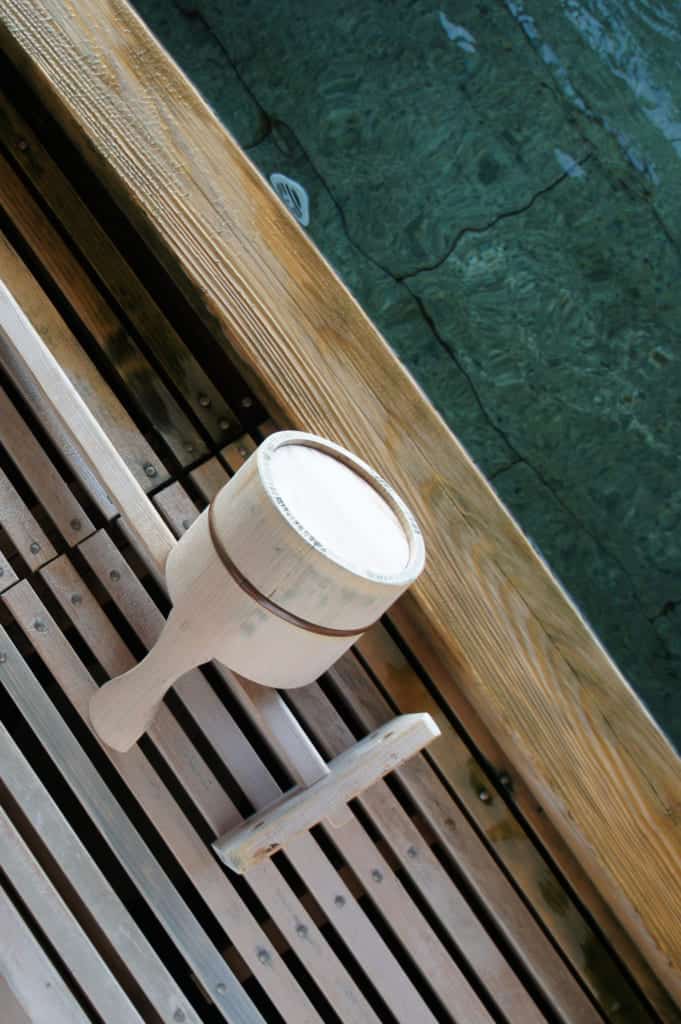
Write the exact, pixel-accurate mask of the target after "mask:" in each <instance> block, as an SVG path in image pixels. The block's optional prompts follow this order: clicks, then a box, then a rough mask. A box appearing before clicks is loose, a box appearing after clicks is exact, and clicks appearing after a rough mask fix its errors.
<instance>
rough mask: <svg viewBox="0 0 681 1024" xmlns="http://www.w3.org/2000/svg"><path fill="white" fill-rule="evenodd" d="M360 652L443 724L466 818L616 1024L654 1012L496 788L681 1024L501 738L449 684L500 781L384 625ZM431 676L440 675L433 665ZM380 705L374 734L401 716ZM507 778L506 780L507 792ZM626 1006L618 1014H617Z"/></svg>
mask: <svg viewBox="0 0 681 1024" xmlns="http://www.w3.org/2000/svg"><path fill="white" fill-rule="evenodd" d="M396 617H397V616H396ZM356 646H357V650H358V651H359V653H360V654H361V657H362V660H363V661H364V662H365V663H366V664H367V666H368V667H369V669H370V670H371V671H372V672H373V673H374V674H375V675H376V676H377V677H378V678H379V679H380V680H381V686H382V687H383V688H384V690H385V692H386V693H387V694H388V695H389V697H390V698H391V700H392V702H393V704H394V705H395V706H396V707H398V708H400V709H401V710H405V711H407V710H408V709H409V708H410V707H419V708H424V709H425V710H429V711H430V713H431V714H432V715H433V716H434V718H435V720H436V722H437V723H438V725H439V727H440V729H441V732H442V736H441V738H440V739H439V740H438V741H436V742H435V743H434V744H432V745H431V749H430V750H429V752H428V756H429V758H430V759H432V761H433V762H434V763H435V764H436V765H437V767H438V769H439V770H440V771H441V773H442V775H443V777H444V778H445V779H446V780H447V782H448V783H449V784H450V786H451V787H452V789H453V790H454V791H455V792H456V794H457V796H458V797H459V799H460V800H461V803H462V805H463V806H464V807H465V809H466V812H467V813H468V815H469V816H470V817H471V819H472V820H473V821H474V822H475V823H476V825H477V827H478V828H479V829H480V830H481V831H482V832H483V834H484V835H485V838H486V842H487V843H489V845H490V846H491V847H492V848H493V849H494V851H495V855H496V857H498V859H499V860H500V861H501V863H502V864H504V866H505V867H506V869H507V871H508V872H509V874H510V876H511V877H512V878H513V879H514V881H515V883H516V885H518V886H519V887H520V889H521V891H522V892H523V893H524V894H525V896H526V898H527V899H528V900H529V902H530V904H531V906H532V907H533V908H534V910H535V912H536V914H537V916H538V917H539V918H540V920H541V921H542V922H543V924H544V926H545V927H546V928H547V929H548V930H549V932H550V933H551V934H552V935H553V936H554V938H555V939H556V941H557V942H558V943H559V945H560V947H561V949H562V950H563V952H564V954H565V956H566V957H567V958H568V960H569V961H570V962H571V963H572V964H573V966H574V968H575V970H577V971H578V972H579V974H580V976H581V977H582V978H583V980H584V983H585V984H586V985H587V987H588V988H589V989H590V990H591V992H592V993H593V995H594V997H595V998H597V1000H598V1001H599V1003H600V1004H601V1005H602V1006H603V1007H605V1009H606V1011H607V1013H608V1014H609V1015H610V1016H611V1017H612V1019H614V1020H623V1021H624V1020H627V1021H628V1020H629V1015H633V1014H634V1013H637V1014H638V1017H636V1018H633V1019H643V1020H646V1019H648V1013H649V1011H647V1010H646V1009H645V1008H644V1007H643V1005H642V1003H641V999H640V996H639V995H638V994H637V993H636V992H635V991H634V988H633V986H632V985H631V984H630V983H629V982H628V980H627V979H626V978H625V976H624V974H623V973H622V971H621V970H620V969H619V968H618V967H617V966H616V965H615V964H614V963H613V957H612V954H611V953H610V952H609V951H608V950H607V949H606V947H605V945H604V943H603V941H602V940H601V939H600V937H599V936H598V935H597V934H596V933H595V931H594V929H593V928H592V927H591V926H590V924H589V923H588V922H587V920H586V919H585V917H584V915H583V914H581V913H580V912H579V911H578V910H577V908H576V907H575V905H574V901H573V900H572V899H571V897H570V896H569V894H568V893H567V891H565V897H561V898H559V899H558V900H556V893H557V891H558V887H559V885H560V883H558V882H557V879H556V877H555V874H553V873H552V872H551V871H550V869H549V868H548V867H547V865H546V862H545V860H544V858H543V857H542V855H541V854H540V852H539V850H538V849H537V847H536V845H535V844H534V843H533V842H532V839H531V838H530V834H528V833H527V832H526V831H525V829H524V828H523V827H522V826H521V824H520V822H519V821H518V819H517V818H516V817H515V816H514V815H513V813H512V812H511V811H510V810H509V809H508V807H507V805H506V803H505V802H504V800H503V799H501V797H500V796H499V795H498V793H497V787H501V788H503V789H505V795H506V797H507V798H508V799H509V800H510V801H511V803H512V804H513V805H514V806H515V807H516V808H517V810H518V812H519V814H520V815H521V817H522V819H524V820H525V821H526V822H527V824H528V826H529V828H530V830H531V831H533V832H534V833H535V834H536V835H537V836H538V837H539V839H540V840H541V841H542V842H543V844H544V846H545V848H546V849H547V850H548V851H549V854H550V856H551V859H552V860H553V861H555V862H556V863H557V866H558V868H559V870H560V871H561V872H562V873H563V875H564V876H565V877H566V879H567V881H568V882H569V884H570V885H571V887H572V888H573V889H574V891H575V892H576V893H577V895H578V897H579V898H580V899H581V900H582V901H583V903H584V904H585V906H586V907H587V909H588V910H589V912H590V913H591V914H592V915H593V917H594V918H595V920H596V921H597V922H598V925H599V927H600V929H602V931H603V932H604V935H605V938H606V939H607V941H608V942H609V943H610V944H611V945H612V947H613V949H614V951H615V953H617V954H618V955H619V956H620V957H621V958H622V961H623V963H624V964H626V965H627V967H628V968H629V970H630V971H631V972H632V974H633V976H634V978H635V979H636V980H637V981H638V982H639V984H641V985H642V988H643V991H644V992H645V993H646V995H648V997H649V998H650V999H651V1001H652V1002H653V1005H655V1006H656V1008H657V1010H658V1012H661V1013H662V1016H663V1019H664V1020H668V1021H670V1022H672V1021H681V1013H679V1012H678V1011H677V1010H676V1009H675V1007H674V1006H673V1004H672V1003H671V1001H670V1000H669V997H668V996H666V994H665V993H664V991H663V990H661V988H660V986H659V984H655V978H654V976H652V975H651V974H650V970H649V968H648V966H647V964H646V962H645V961H644V960H643V958H642V955H641V951H640V950H639V949H638V948H637V947H636V946H635V944H634V943H633V942H632V939H631V937H630V936H629V935H628V934H627V933H626V931H625V930H624V929H623V928H622V925H621V924H620V922H619V921H618V920H617V919H616V918H615V917H614V915H613V913H612V910H611V909H610V907H609V906H607V905H606V904H605V902H604V900H603V897H602V896H601V894H600V893H599V892H598V891H597V890H596V888H595V887H594V885H593V882H592V881H591V880H590V879H589V878H588V876H587V875H586V873H585V872H584V869H583V868H582V866H581V865H580V864H579V863H578V862H577V861H576V859H575V857H574V855H573V854H572V853H571V851H570V850H569V848H568V847H567V846H566V844H565V842H564V840H563V839H562V837H561V836H560V835H558V834H557V833H556V831H555V828H554V826H553V825H552V823H551V822H550V821H549V820H547V818H546V816H545V815H544V814H543V813H542V810H541V808H540V807H539V806H538V804H537V801H536V800H535V798H534V797H533V796H532V794H531V793H530V791H529V790H528V788H527V787H526V785H525V784H524V782H523V780H522V778H519V777H518V776H517V775H516V774H515V773H512V766H511V765H510V764H509V762H508V759H507V758H506V757H505V756H504V754H503V752H502V751H501V749H500V747H499V745H498V743H496V741H495V740H494V737H492V736H491V734H490V733H489V731H488V730H487V729H486V727H485V726H484V724H483V723H482V722H480V721H479V720H478V719H477V716H476V715H475V712H474V711H473V709H472V708H470V707H466V706H464V705H465V702H463V701H462V699H461V696H460V694H458V693H457V692H456V691H455V688H454V687H453V686H452V685H451V683H450V682H449V681H448V680H445V679H441V680H440V681H441V686H440V694H441V696H442V697H443V698H444V699H445V701H448V703H449V705H450V707H451V709H452V711H453V712H454V714H455V715H456V716H457V718H459V719H460V720H461V724H462V725H463V727H464V728H465V729H466V731H467V733H468V734H469V736H470V737H471V738H472V739H473V741H474V742H475V744H476V745H477V747H478V749H479V750H480V752H481V754H482V756H483V758H484V759H485V760H486V761H487V763H488V764H489V765H490V766H494V768H495V769H496V775H495V776H493V775H492V774H491V773H490V772H488V771H487V770H486V769H485V768H484V767H483V764H481V763H478V762H476V761H475V760H474V758H473V756H472V754H471V751H470V749H469V747H467V746H466V744H465V742H464V741H463V739H462V738H461V736H460V735H459V733H458V732H457V731H456V729H454V727H453V726H452V725H451V724H450V722H449V721H448V718H447V716H446V714H445V713H444V712H443V710H442V708H441V706H440V705H438V703H437V702H436V701H435V700H434V699H433V697H432V695H431V694H430V693H429V692H428V690H427V689H426V687H425V686H424V684H423V682H422V680H421V679H420V678H419V676H418V674H417V673H416V671H415V670H414V669H413V668H412V666H411V665H410V664H409V662H408V661H407V659H406V658H405V656H404V654H403V653H402V652H401V651H400V650H399V648H398V647H397V644H396V643H395V641H394V640H393V639H392V638H391V636H390V634H389V633H388V632H387V630H386V629H384V628H383V626H381V625H379V626H377V627H375V628H373V629H371V630H369V631H368V632H367V633H365V634H364V636H362V637H361V638H360V640H359V641H358V643H357V645H356ZM345 664H347V663H345ZM430 667H431V668H434V667H435V666H434V665H432V664H431V665H430ZM355 671H356V669H355ZM351 679H352V674H351V676H350V679H347V678H346V679H344V681H343V683H342V686H343V688H347V687H348V686H351V685H352V684H351V682H350V680H351ZM352 689H353V691H354V692H355V693H358V692H359V688H358V687H353V688H352ZM362 692H364V691H362ZM371 696H372V700H373V708H369V707H365V706H364V705H362V706H361V707H359V708H358V711H359V713H360V715H361V716H363V721H364V723H365V727H366V728H372V726H371V725H369V724H367V723H369V722H372V721H374V720H382V717H383V715H385V714H388V713H392V708H390V710H389V707H388V704H387V702H385V701H383V702H382V701H380V699H378V694H377V693H375V691H371ZM511 773H512V774H511ZM500 779H503V780H504V782H505V783H506V784H505V786H504V785H502V783H501V782H500V781H499V780H500ZM481 793H482V794H484V795H485V800H484V801H483V800H481V799H480V794H481ZM420 799H425V797H424V796H422V797H420ZM484 891H485V887H484V886H483V892H484ZM490 895H491V894H490ZM618 1006H619V1009H618V1010H617V1009H616V1010H614V1011H613V1010H612V1009H611V1008H612V1007H618Z"/></svg>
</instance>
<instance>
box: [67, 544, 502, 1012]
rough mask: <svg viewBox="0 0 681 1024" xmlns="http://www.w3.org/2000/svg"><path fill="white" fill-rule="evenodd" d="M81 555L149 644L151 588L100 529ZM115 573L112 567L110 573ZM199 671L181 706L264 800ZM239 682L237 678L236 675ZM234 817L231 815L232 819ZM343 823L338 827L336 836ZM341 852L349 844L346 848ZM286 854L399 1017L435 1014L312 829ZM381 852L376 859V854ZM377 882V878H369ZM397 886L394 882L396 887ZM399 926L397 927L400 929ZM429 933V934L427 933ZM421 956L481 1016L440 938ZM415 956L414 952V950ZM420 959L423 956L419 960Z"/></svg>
mask: <svg viewBox="0 0 681 1024" xmlns="http://www.w3.org/2000/svg"><path fill="white" fill-rule="evenodd" d="M80 550H81V551H82V553H83V555H84V556H85V559H86V560H87V562H88V564H89V565H90V567H91V568H92V570H93V571H94V572H95V574H96V575H97V578H98V580H99V581H100V583H101V584H102V585H103V586H104V587H105V588H107V590H108V591H109V593H110V594H111V596H112V597H113V599H114V600H115V601H116V604H117V606H118V608H119V610H120V611H121V612H122V613H123V614H124V615H125V617H126V618H127V620H128V622H129V624H130V626H131V627H132V628H133V629H134V630H135V632H136V633H137V636H138V637H139V639H140V640H141V641H142V643H143V644H144V645H145V646H146V647H151V646H152V645H153V644H154V643H155V642H156V639H157V637H158V635H159V633H160V631H161V629H162V627H163V623H164V618H163V615H162V614H161V612H160V611H159V609H158V608H157V607H156V605H155V604H154V602H153V601H152V599H151V598H150V596H148V594H147V593H146V591H145V590H144V588H143V587H142V586H141V584H140V583H139V581H138V580H137V579H136V577H135V575H134V573H133V572H132V571H131V569H130V566H129V565H128V564H127V562H126V560H125V559H124V558H123V556H122V555H121V553H120V552H119V551H118V550H117V548H116V547H115V545H114V544H113V542H112V541H111V539H110V538H109V537H108V536H107V535H105V534H104V532H103V530H100V531H98V532H97V534H94V535H93V536H92V537H90V538H88V539H87V540H86V541H85V542H84V543H83V544H82V545H81V548H80ZM112 573H113V575H112ZM202 680H203V677H202V676H201V674H198V673H188V674H187V675H186V676H185V677H183V678H182V679H181V680H179V681H178V683H177V684H176V686H175V693H176V694H177V695H178V696H179V698H180V699H181V701H182V703H183V705H184V707H185V709H186V711H187V712H188V713H189V715H190V716H191V718H193V719H194V721H195V722H196V724H197V725H198V726H199V728H200V729H201V730H202V732H203V734H204V736H205V738H206V739H207V740H208V741H209V742H210V744H211V746H212V748H213V750H214V751H215V753H216V754H217V755H218V757H219V758H220V759H221V760H222V762H223V763H224V765H225V767H226V768H227V770H228V771H229V773H230V774H231V775H232V777H233V778H235V780H236V781H237V783H238V784H239V785H240V786H241V788H242V790H243V792H244V793H245V795H246V796H247V798H248V800H249V801H250V802H251V804H252V805H253V806H254V807H263V806H264V805H266V804H268V803H270V802H271V801H272V800H275V799H276V798H278V797H280V796H281V795H282V791H281V788H280V787H279V786H278V784H276V782H275V781H274V779H273V778H272V776H271V775H270V773H269V772H268V771H267V769H266V767H265V766H264V765H263V763H262V762H261V760H260V759H259V757H258V755H257V754H256V752H255V751H254V750H253V748H252V746H251V745H250V743H249V742H248V741H247V740H246V738H245V736H244V734H243V733H242V731H241V729H240V728H239V726H238V725H237V723H236V722H235V720H233V719H232V717H231V716H230V715H229V714H228V712H227V710H226V709H225V708H224V706H223V705H222V703H221V701H220V700H219V699H218V698H217V697H216V696H215V694H214V693H213V692H212V690H211V688H210V687H208V686H206V683H205V680H203V685H202ZM235 687H236V689H237V690H239V689H240V687H239V684H237V683H235ZM238 820H239V818H238V817H237V818H236V819H235V821H233V822H232V823H236V821H238ZM213 827H214V830H215V835H221V833H222V831H223V830H224V828H225V826H224V823H222V824H221V825H219V826H216V825H215V824H213ZM344 830H345V829H339V830H337V831H335V833H334V836H335V838H336V839H338V838H339V836H340V835H341V834H342V833H343V831H344ZM359 833H360V842H361V841H363V838H364V843H365V845H366V848H369V850H370V851H371V854H372V855H373V860H372V862H371V864H372V867H374V868H377V869H378V868H379V866H380V867H381V868H382V858H380V857H378V855H377V853H376V850H375V847H374V846H373V844H372V843H370V842H369V840H368V838H367V837H366V835H365V834H364V830H363V829H359ZM343 852H344V854H346V852H347V851H345V850H343ZM287 857H288V859H289V860H290V861H291V863H292V864H293V866H294V867H295V869H296V870H297V872H298V874H299V876H300V878H301V880H302V881H303V882H304V884H305V885H306V886H307V887H308V888H309V890H310V892H311V893H312V894H313V896H314V899H315V900H316V902H317V903H318V905H320V906H321V907H322V908H323V910H324V912H325V914H326V915H327V918H328V920H329V921H330V922H331V923H332V925H333V926H334V928H335V930H336V931H337V932H338V934H339V936H340V937H341V939H342V940H343V941H344V942H345V945H346V946H347V948H348V949H349V950H350V951H351V953H352V955H353V956H354V958H355V959H356V962H357V964H358V966H359V969H360V970H363V971H365V973H366V974H367V975H368V976H369V978H370V980H371V983H372V984H373V985H374V986H375V987H376V988H377V990H378V991H379V993H380V994H381V996H382V997H383V999H384V1000H385V1002H386V1004H387V1005H388V1007H389V1008H390V1009H391V1011H392V1013H393V1015H394V1017H395V1018H396V1020H398V1021H400V1022H401V1021H405V1022H410V1021H412V1020H415V1019H417V1020H419V1022H421V1021H423V1022H424V1024H425V1022H426V1021H430V1022H432V1020H433V1018H432V1015H431V1014H430V1011H429V1010H428V1008H427V1007H426V1005H425V1002H424V1001H423V999H422V998H421V996H420V994H419V993H418V992H417V991H416V989H415V988H414V987H413V986H412V985H411V982H410V981H409V979H408V978H407V977H406V976H405V974H403V972H402V970H401V967H400V965H399V961H398V959H397V958H396V957H395V956H394V955H393V954H392V953H391V951H390V950H389V949H388V948H387V947H386V945H385V943H384V942H383V940H382V939H381V937H380V936H379V935H378V933H377V931H376V929H375V927H374V925H373V924H372V923H371V921H370V920H369V919H368V918H367V916H366V914H365V913H364V911H363V909H361V907H360V906H359V904H358V902H357V901H356V900H355V899H354V898H353V896H352V893H351V891H350V890H349V888H348V887H347V886H346V885H345V884H344V883H343V882H342V880H341V879H340V878H339V876H338V874H337V873H336V871H335V869H334V867H333V866H332V865H331V863H330V862H329V861H328V860H327V858H326V857H325V855H324V854H323V853H322V851H321V849H320V848H318V846H317V845H316V843H315V842H314V840H313V839H312V837H311V836H309V835H307V836H301V837H299V838H298V839H296V840H294V841H293V842H292V843H290V844H289V845H288V847H287ZM377 857H378V859H377ZM265 867H266V865H260V866H259V867H256V868H255V869H254V871H251V872H250V873H249V876H248V878H247V881H249V883H250V884H253V877H254V873H255V872H256V871H257V872H260V871H263V870H264V869H265ZM384 873H385V877H386V882H385V886H384V887H381V888H380V891H379V893H378V896H377V899H378V903H379V905H380V906H381V909H382V910H385V911H386V916H387V918H388V920H389V921H390V920H392V921H393V922H395V925H396V928H395V931H396V933H397V934H398V935H399V937H400V938H401V940H402V941H403V942H405V943H406V945H407V947H408V949H409V948H410V947H411V946H412V945H413V944H414V943H415V942H416V943H417V945H418V943H419V941H420V940H422V938H423V934H422V931H421V930H422V924H421V921H420V919H419V914H418V912H417V915H416V922H414V920H413V915H412V918H411V919H410V912H409V911H410V909H411V905H410V902H409V901H405V899H403V897H402V899H401V900H398V901H395V900H394V899H393V898H392V895H390V898H389V901H388V902H387V903H384V902H383V897H384V892H385V890H388V889H389V888H390V883H391V881H392V876H391V874H390V872H389V870H388V868H387V867H386V868H385V871H384ZM361 876H364V878H365V880H369V879H371V869H368V870H366V871H365V872H360V877H361ZM372 885H373V887H374V888H375V889H377V888H379V887H376V884H375V882H373V881H372ZM398 889H399V887H398ZM400 929H401V931H400ZM426 934H428V937H429V938H430V939H431V940H432V938H434V937H433V936H432V933H428V930H427V929H426ZM301 940H302V941H304V942H306V941H307V939H306V934H305V933H302V934H300V935H298V936H297V941H296V943H295V946H294V948H296V949H297V948H298V947H299V946H300V943H301ZM428 953H429V956H428V957H426V958H427V961H428V967H429V975H430V978H429V980H431V981H432V980H433V976H434V980H435V984H437V983H438V982H440V983H441V985H443V986H446V987H448V988H449V989H450V991H451V993H452V994H451V997H450V998H449V999H446V1000H445V1001H448V1002H450V1001H451V1002H452V1005H453V1006H454V1005H459V1006H462V1007H464V1008H466V1012H467V1013H468V1015H469V1016H468V1020H470V1022H471V1024H473V1022H474V1021H477V1020H478V1019H481V1020H485V1017H484V1012H483V1010H482V1008H481V1007H480V1005H479V1001H478V1000H477V998H476V996H475V995H474V994H473V993H472V991H471V990H470V989H469V988H468V986H467V983H466V982H465V980H464V979H463V976H462V975H461V973H460V971H459V969H458V967H457V966H456V964H454V962H453V961H452V959H450V957H449V956H446V954H444V952H443V950H442V948H441V946H439V944H438V943H437V942H436V941H435V942H434V943H431V944H430V946H429V948H428ZM416 959H417V963H419V957H418V956H417V957H416ZM424 962H425V961H424Z"/></svg>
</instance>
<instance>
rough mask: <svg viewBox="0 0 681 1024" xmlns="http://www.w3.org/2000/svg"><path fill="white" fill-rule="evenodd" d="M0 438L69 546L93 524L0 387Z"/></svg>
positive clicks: (90, 529) (92, 527) (75, 542)
mask: <svg viewBox="0 0 681 1024" xmlns="http://www.w3.org/2000/svg"><path fill="white" fill-rule="evenodd" d="M0 441H1V442H2V444H3V445H4V447H5V450H6V451H7V452H8V454H9V455H10V456H11V458H12V461H13V462H14V465H15V466H16V467H17V469H18V470H19V472H20V473H21V475H22V476H23V478H24V479H25V480H26V481H27V483H28V484H29V486H30V488H31V490H32V491H33V493H34V494H35V496H36V498H37V499H38V500H39V501H40V503H41V505H42V506H43V508H44V509H45V511H46V512H47V513H48V514H49V516H50V519H51V520H52V522H53V523H54V524H55V526H56V527H57V528H58V529H59V532H60V533H61V535H62V537H63V538H64V539H65V540H66V542H67V543H68V544H70V545H71V546H73V545H74V544H77V543H78V542H79V541H81V540H83V538H84V537H87V536H88V534H90V533H92V531H93V530H94V526H93V525H92V523H91V521H90V519H89V517H88V516H87V515H86V514H85V512H84V511H83V509H82V508H81V505H80V502H79V501H77V500H76V498H75V497H74V496H73V494H72V493H71V491H70V490H69V488H68V487H67V485H66V484H65V483H64V481H63V480H62V478H61V476H60V475H59V473H58V472H57V470H56V469H55V468H54V466H53V465H52V463H51V462H50V459H49V458H48V456H47V455H46V454H45V451H44V449H43V448H42V447H41V445H40V444H39V443H38V441H37V440H36V438H35V436H34V435H33V433H32V431H31V430H30V428H29V427H28V426H27V425H26V423H24V421H23V419H22V418H21V416H20V415H19V413H18V412H17V411H16V409H15V408H14V406H13V405H12V403H11V401H10V400H9V397H8V396H7V393H6V392H5V390H4V389H3V388H1V387H0Z"/></svg>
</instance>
